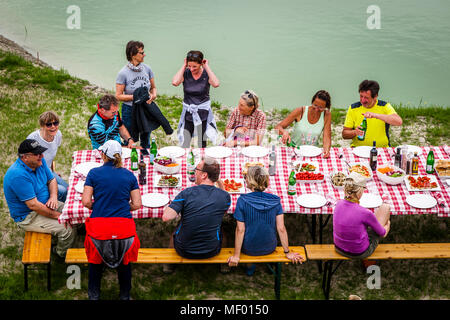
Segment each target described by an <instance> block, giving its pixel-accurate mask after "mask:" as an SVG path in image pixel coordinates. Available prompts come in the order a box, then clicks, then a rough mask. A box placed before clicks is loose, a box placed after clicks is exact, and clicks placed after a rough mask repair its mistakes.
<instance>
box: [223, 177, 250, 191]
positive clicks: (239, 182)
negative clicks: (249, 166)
mask: <svg viewBox="0 0 450 320" xmlns="http://www.w3.org/2000/svg"><path fill="white" fill-rule="evenodd" d="M223 186H224V187H225V191H227V192H229V193H245V185H244V179H236V178H227V179H224V180H223Z"/></svg>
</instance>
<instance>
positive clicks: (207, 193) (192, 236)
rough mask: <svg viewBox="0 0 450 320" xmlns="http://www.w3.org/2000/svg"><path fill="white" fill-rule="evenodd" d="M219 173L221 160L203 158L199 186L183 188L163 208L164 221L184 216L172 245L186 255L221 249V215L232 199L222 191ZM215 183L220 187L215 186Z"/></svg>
mask: <svg viewBox="0 0 450 320" xmlns="http://www.w3.org/2000/svg"><path fill="white" fill-rule="evenodd" d="M219 176H220V165H219V163H218V162H217V161H216V160H214V159H211V158H205V159H202V161H201V162H200V163H199V164H198V165H197V167H196V168H195V184H196V186H194V187H190V188H186V189H184V190H183V191H181V192H180V193H179V194H178V195H177V196H176V197H175V199H174V200H173V201H172V203H171V204H170V205H169V206H167V207H166V208H165V209H164V214H163V217H162V218H163V221H169V220H172V219H175V218H176V217H177V216H178V214H180V215H181V220H180V222H179V224H178V226H177V228H176V230H175V233H174V234H173V237H172V238H171V241H170V247H174V248H175V250H176V251H177V253H178V254H179V255H180V256H182V257H184V258H188V259H206V258H210V257H213V256H215V255H217V254H218V253H219V252H220V249H221V243H222V232H221V226H222V218H223V216H224V214H225V213H226V211H227V210H228V208H229V207H230V205H231V198H230V195H229V194H228V192H226V191H224V190H223V184H222V183H221V181H220V180H219ZM216 182H218V185H219V186H220V189H219V188H217V187H215V186H214V184H215V183H216Z"/></svg>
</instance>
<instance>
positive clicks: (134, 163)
mask: <svg viewBox="0 0 450 320" xmlns="http://www.w3.org/2000/svg"><path fill="white" fill-rule="evenodd" d="M130 160H131V170H133V171H136V170H138V169H139V167H138V154H137V151H136V148H133V149H131V156H130Z"/></svg>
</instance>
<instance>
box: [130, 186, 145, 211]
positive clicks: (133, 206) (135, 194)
mask: <svg viewBox="0 0 450 320" xmlns="http://www.w3.org/2000/svg"><path fill="white" fill-rule="evenodd" d="M130 196H131V202H130V210H131V211H134V210H138V209H140V208H141V207H142V199H141V191H140V190H139V189H134V190H132V191H131V194H130Z"/></svg>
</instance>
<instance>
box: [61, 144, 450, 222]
mask: <svg viewBox="0 0 450 320" xmlns="http://www.w3.org/2000/svg"><path fill="white" fill-rule="evenodd" d="M431 148H432V149H433V151H434V155H435V159H449V155H448V154H447V153H446V152H445V146H440V147H431ZM447 148H448V147H447ZM429 150H430V147H423V148H422V154H421V155H420V156H419V160H420V161H419V174H426V173H425V163H426V157H427V155H428V152H429ZM276 152H277V167H276V175H275V176H271V177H270V186H269V188H268V190H266V191H267V192H270V193H274V194H276V195H278V196H279V197H280V198H281V203H282V206H283V208H284V211H285V212H292V213H303V214H332V213H333V209H334V205H325V206H323V207H321V208H317V209H310V208H305V207H302V206H300V205H299V204H297V202H296V198H297V196H298V195H300V194H303V193H314V192H317V193H319V194H322V195H324V196H325V198H326V199H327V200H329V201H331V202H332V203H335V202H336V200H338V199H342V198H343V197H344V191H343V190H337V189H335V188H334V187H333V186H332V184H331V182H330V179H329V177H330V174H331V173H332V172H333V171H343V172H346V169H347V168H346V164H345V162H344V159H345V160H347V161H348V162H349V163H354V162H366V163H367V162H368V159H364V158H359V157H357V156H356V155H354V154H353V152H352V149H351V148H332V149H331V151H330V158H328V159H324V158H322V156H321V155H320V156H317V157H313V158H308V157H299V156H296V158H295V159H294V160H296V161H313V162H316V163H318V164H319V171H320V172H322V173H324V174H325V179H324V181H323V182H322V183H300V182H299V183H297V196H289V195H288V194H287V189H288V179H289V173H290V169H291V167H290V163H291V162H292V156H293V155H294V150H293V149H292V148H288V147H277V148H276ZM195 153H196V154H197V157H199V156H203V155H204V149H195ZM394 153H395V148H378V164H379V165H381V164H392V163H393V155H394ZM341 154H342V155H343V157H342V159H340V158H339V156H340V155H341ZM88 161H95V162H98V163H101V159H100V157H99V156H98V153H97V152H96V151H93V150H81V151H76V152H74V153H73V163H72V169H71V173H70V178H69V189H68V194H67V201H66V203H65V206H64V209H63V212H62V214H61V216H60V218H59V221H60V222H61V223H70V224H77V223H83V222H84V220H85V219H86V218H87V217H89V215H90V211H89V210H88V209H87V208H85V207H83V204H82V203H81V194H80V193H78V192H77V191H75V188H74V186H75V185H76V184H77V182H78V181H79V180H80V179H83V177H82V176H81V175H80V174H79V173H77V172H76V171H75V167H76V166H77V165H78V164H80V163H83V162H88ZM144 161H145V162H146V164H147V174H148V175H147V184H146V185H143V186H140V189H141V194H142V195H143V194H146V193H151V192H157V193H164V194H167V195H168V196H169V198H170V200H173V199H174V198H175V196H176V195H177V194H178V193H179V192H180V191H181V190H182V189H184V188H187V187H190V186H193V185H194V184H193V183H192V182H190V181H189V180H188V178H187V175H186V156H184V157H182V158H179V159H178V161H181V165H182V167H181V171H180V173H181V174H182V186H181V188H158V187H155V185H156V183H157V181H154V180H156V179H154V170H153V166H151V165H149V158H148V157H145V160H144ZM218 161H219V162H220V166H221V175H220V177H221V178H222V179H226V178H242V175H241V171H242V166H243V165H244V164H245V163H246V162H250V161H259V162H262V163H264V165H265V166H266V167H268V163H269V159H268V156H266V157H263V158H248V157H246V156H244V155H242V154H240V155H239V154H238V152H237V149H234V150H233V154H232V155H231V156H229V157H227V158H222V159H218ZM123 165H124V167H125V168H128V169H129V168H130V159H129V158H128V159H125V160H124V162H123ZM138 172H139V171H137V172H135V173H134V174H135V175H136V178H137V177H138ZM438 181H439V185H440V187H441V189H442V191H439V192H431V194H432V195H433V196H435V197H436V196H437V197H439V196H441V197H442V199H444V200H445V201H444V202H445V207H440V206H435V207H433V208H430V209H417V208H414V207H411V206H410V205H408V204H407V203H406V201H405V199H406V197H407V196H408V195H410V194H414V193H415V192H409V191H408V190H407V188H406V186H405V184H404V183H402V184H400V185H395V186H391V185H387V184H385V183H383V182H382V181H380V180H379V179H378V177H377V176H376V174H374V177H373V179H372V180H370V181H369V182H368V183H367V190H366V192H371V193H374V194H378V195H380V196H381V195H385V196H386V197H387V202H388V203H389V204H390V205H391V213H392V214H394V215H403V214H437V215H438V216H440V217H448V216H449V213H450V209H449V205H450V188H449V186H448V185H447V184H446V183H444V180H441V179H439V178H438ZM238 197H239V194H231V200H232V203H231V206H230V209H229V211H228V212H229V213H233V212H234V209H235V207H236V201H237V199H238ZM163 210H164V207H160V208H149V207H145V206H143V207H142V208H141V209H139V210H136V211H133V212H132V215H133V218H161V217H162V214H163Z"/></svg>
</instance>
